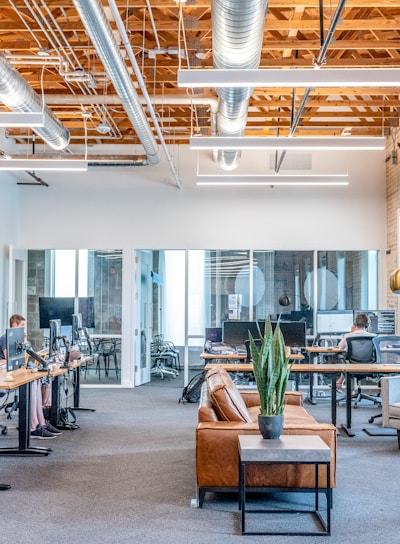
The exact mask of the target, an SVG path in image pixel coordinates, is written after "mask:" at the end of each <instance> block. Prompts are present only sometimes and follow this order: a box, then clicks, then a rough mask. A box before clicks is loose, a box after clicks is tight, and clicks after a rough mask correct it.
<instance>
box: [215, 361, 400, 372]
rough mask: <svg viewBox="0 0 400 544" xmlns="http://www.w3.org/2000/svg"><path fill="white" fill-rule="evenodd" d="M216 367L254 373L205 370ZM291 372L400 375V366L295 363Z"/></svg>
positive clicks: (248, 365) (237, 366)
mask: <svg viewBox="0 0 400 544" xmlns="http://www.w3.org/2000/svg"><path fill="white" fill-rule="evenodd" d="M214 366H222V367H223V368H225V370H227V371H228V372H252V371H253V365H252V364H251V363H246V364H240V363H238V364H234V363H233V364H219V365H218V364H215V363H214V364H212V363H208V364H207V365H206V366H205V370H211V368H213V367H214ZM290 371H291V372H317V373H318V372H319V373H320V374H325V373H326V374H329V373H332V372H338V373H341V372H343V373H344V374H356V373H360V374H362V373H368V372H371V373H372V374H391V373H394V374H396V373H400V364H372V365H370V364H346V363H341V364H333V363H327V364H312V363H297V364H296V363H295V364H293V365H292V367H291V369H290Z"/></svg>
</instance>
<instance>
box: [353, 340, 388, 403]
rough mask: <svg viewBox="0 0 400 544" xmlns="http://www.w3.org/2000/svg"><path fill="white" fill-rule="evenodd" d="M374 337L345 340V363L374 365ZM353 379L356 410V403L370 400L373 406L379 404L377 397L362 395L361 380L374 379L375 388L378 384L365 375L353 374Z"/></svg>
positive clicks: (371, 377)
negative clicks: (355, 391)
mask: <svg viewBox="0 0 400 544" xmlns="http://www.w3.org/2000/svg"><path fill="white" fill-rule="evenodd" d="M373 340H374V337H373V336H365V335H360V336H349V337H347V338H346V342H347V355H346V357H345V359H346V361H347V362H348V363H350V364H351V363H364V364H365V363H371V364H373V363H375V362H376V350H375V345H374V342H373ZM352 376H353V377H354V378H355V387H354V388H353V389H356V390H357V393H356V395H355V396H354V397H353V398H354V399H355V400H354V407H355V408H357V406H358V403H359V402H360V400H362V399H365V400H370V401H372V402H373V403H374V404H380V403H381V399H380V397H379V395H370V394H368V393H363V392H362V389H361V380H364V379H374V380H375V381H374V384H375V386H376V385H378V383H379V382H376V378H375V377H373V376H372V375H371V376H368V375H365V374H358V375H357V374H353V375H352Z"/></svg>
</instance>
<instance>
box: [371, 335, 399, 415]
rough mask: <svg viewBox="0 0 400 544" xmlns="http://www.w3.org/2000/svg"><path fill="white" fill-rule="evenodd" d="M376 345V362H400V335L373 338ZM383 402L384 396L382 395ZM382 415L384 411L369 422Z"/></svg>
mask: <svg viewBox="0 0 400 544" xmlns="http://www.w3.org/2000/svg"><path fill="white" fill-rule="evenodd" d="M372 341H373V344H374V346H375V352H376V362H377V363H382V364H396V363H400V336H396V335H394V334H388V335H385V334H382V335H379V336H375V338H373V339H372ZM382 402H383V397H382ZM379 417H382V412H381V413H379V414H376V415H374V416H371V417H370V418H369V420H368V423H373V422H374V421H375V419H377V418H379Z"/></svg>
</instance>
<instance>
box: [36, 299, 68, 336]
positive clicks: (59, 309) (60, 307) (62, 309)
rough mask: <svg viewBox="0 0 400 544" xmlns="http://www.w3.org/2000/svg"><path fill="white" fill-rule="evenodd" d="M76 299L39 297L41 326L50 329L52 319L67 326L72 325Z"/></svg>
mask: <svg viewBox="0 0 400 544" xmlns="http://www.w3.org/2000/svg"><path fill="white" fill-rule="evenodd" d="M74 301H75V299H74V297H39V326H40V328H41V329H48V328H49V322H50V321H51V320H52V319H60V320H61V323H62V324H63V325H64V326H65V325H72V314H73V313H74V305H75V302H74Z"/></svg>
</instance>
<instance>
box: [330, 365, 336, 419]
mask: <svg viewBox="0 0 400 544" xmlns="http://www.w3.org/2000/svg"><path fill="white" fill-rule="evenodd" d="M336 379H337V375H336V374H332V375H331V422H332V425H335V427H336Z"/></svg>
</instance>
